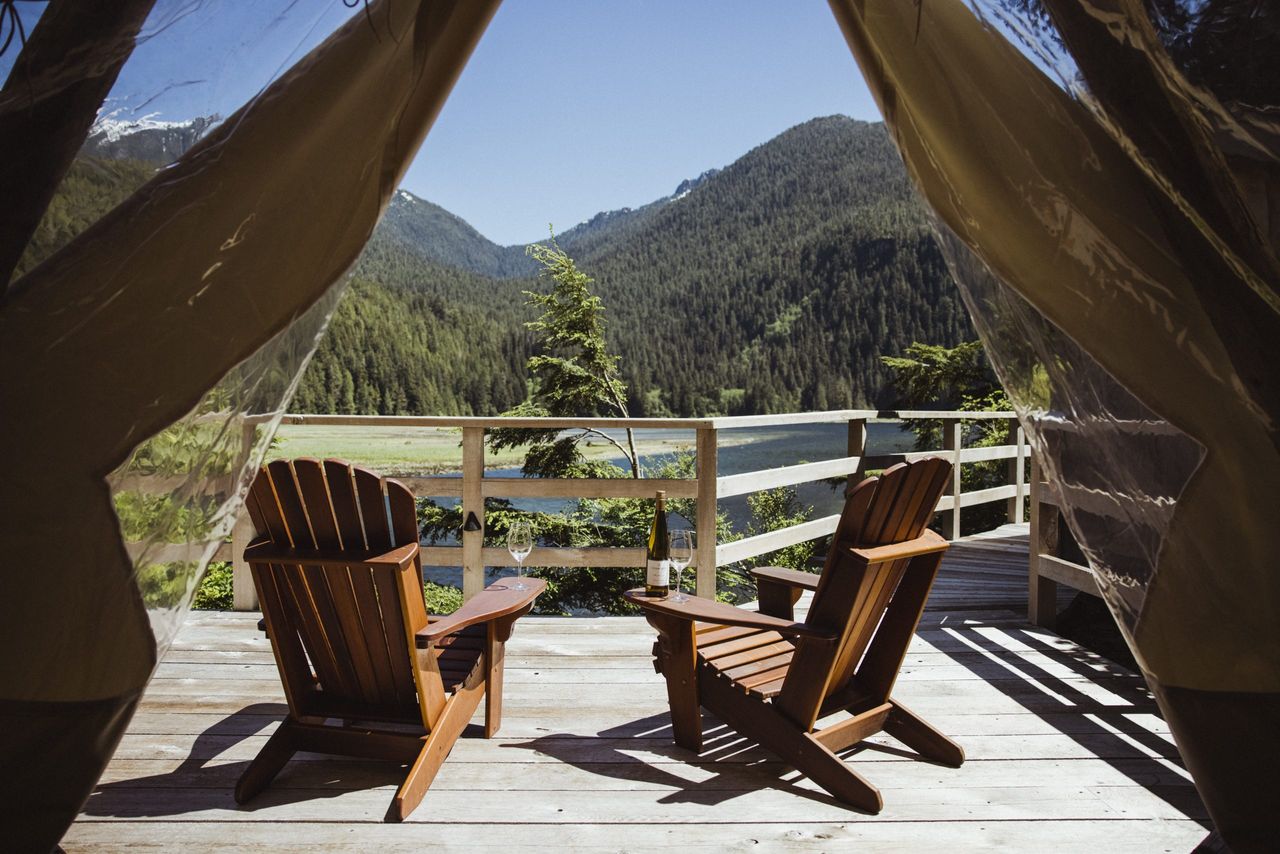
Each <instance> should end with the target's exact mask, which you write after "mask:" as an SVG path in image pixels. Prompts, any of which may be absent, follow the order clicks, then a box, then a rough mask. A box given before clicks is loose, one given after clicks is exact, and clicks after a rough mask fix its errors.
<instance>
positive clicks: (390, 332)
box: [20, 116, 974, 416]
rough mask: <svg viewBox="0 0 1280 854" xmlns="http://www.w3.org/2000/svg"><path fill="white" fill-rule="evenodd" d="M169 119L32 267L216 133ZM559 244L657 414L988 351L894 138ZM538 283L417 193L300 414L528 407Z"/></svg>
mask: <svg viewBox="0 0 1280 854" xmlns="http://www.w3.org/2000/svg"><path fill="white" fill-rule="evenodd" d="M148 121H149V122H150V123H149V124H146V123H143V124H138V123H135V126H131V127H128V128H121V127H117V128H115V129H114V130H111V131H109V130H108V129H109V128H111V127H112V126H111V125H109V124H106V123H100V125H101V127H102V128H103V130H102V131H101V133H100V134H98V135H97V136H96V137H95V140H94V141H93V142H92V146H90V145H86V147H85V150H84V151H83V152H82V154H81V157H80V158H79V159H77V161H76V163H75V164H74V166H73V168H72V170H71V172H70V173H69V174H68V176H67V178H66V180H65V181H64V182H63V185H62V186H61V187H60V188H59V191H58V193H57V195H56V196H55V199H54V201H53V203H52V204H51V205H50V208H49V211H48V212H47V213H46V216H45V221H44V222H42V223H41V225H40V229H39V230H38V232H37V234H36V236H35V238H34V239H33V240H32V243H31V245H30V246H29V247H28V250H27V254H26V256H25V257H24V259H23V267H22V268H20V269H21V270H27V269H30V268H31V266H33V265H34V264H35V263H37V262H38V261H39V260H40V259H41V258H43V257H45V256H47V255H48V254H49V253H50V252H52V251H54V250H55V249H56V248H57V247H58V246H60V245H62V244H63V243H65V242H66V240H68V239H70V237H72V236H74V235H75V234H76V233H78V232H79V231H80V230H82V229H83V228H84V227H85V226H86V225H87V224H88V223H90V222H92V221H94V219H96V218H97V217H98V216H100V215H101V214H102V213H103V212H105V211H106V210H108V209H110V207H111V206H113V205H114V204H116V203H117V202H118V201H119V200H121V199H123V198H124V197H126V196H127V195H128V194H129V193H130V192H132V190H133V189H134V188H136V187H137V186H138V185H140V184H141V183H142V182H143V181H145V180H146V179H147V178H148V176H150V175H152V174H154V171H155V169H156V168H157V166H158V165H161V164H163V163H164V162H167V161H168V160H170V159H172V153H173V152H174V151H175V150H177V148H178V147H181V146H182V145H189V144H190V142H191V141H194V139H197V138H198V137H199V135H200V134H201V133H202V132H203V130H202V129H201V125H200V122H199V121H196V122H189V123H162V122H158V121H156V120H148ZM202 121H206V122H208V121H212V120H202ZM206 127H207V125H206ZM143 140H147V141H146V142H143ZM89 151H93V152H95V154H94V155H92V156H90V155H89V154H88V152H89ZM131 155H138V156H139V157H140V156H142V155H145V156H146V158H145V159H138V157H134V156H131ZM558 240H559V242H560V245H561V246H562V247H563V248H564V249H566V250H567V251H568V252H569V253H570V254H571V255H572V256H573V257H574V258H575V259H576V261H577V262H578V266H579V267H580V269H582V270H583V271H584V272H586V273H587V274H588V275H590V276H592V277H593V278H594V280H595V285H594V290H595V292H596V293H597V294H598V295H599V296H600V297H601V299H602V300H603V302H604V304H605V306H606V322H607V327H606V335H607V338H608V342H609V345H610V347H611V348H612V349H613V350H614V351H615V352H617V353H618V354H619V355H620V369H621V372H622V375H623V379H624V381H625V382H626V383H627V385H628V389H629V400H628V405H629V407H630V410H631V413H632V414H633V415H637V416H645V415H651V416H661V415H669V414H674V415H705V414H712V413H728V414H739V413H755V412H778V411H788V410H797V409H826V408H839V407H847V406H855V405H856V406H868V405H874V406H880V407H887V406H892V405H893V403H894V401H893V399H892V395H891V392H892V390H891V389H890V388H888V386H887V379H888V377H887V372H886V370H885V368H884V367H883V365H882V364H881V362H880V358H879V357H880V356H882V355H895V354H899V353H901V352H902V351H903V350H904V349H905V348H906V347H907V346H908V345H909V344H911V343H912V342H913V341H923V342H930V343H936V344H942V345H946V346H954V345H955V344H957V343H959V342H960V341H963V340H970V339H972V338H973V337H974V332H973V329H972V327H971V326H970V323H969V320H968V317H967V315H966V313H965V310H964V308H963V306H962V305H961V303H960V300H959V298H958V294H957V292H956V289H955V287H954V284H953V283H952V281H951V279H950V277H949V274H948V272H947V270H946V266H945V264H944V263H943V259H942V256H941V253H940V252H939V250H938V247H937V244H936V242H935V240H934V236H933V233H932V230H931V227H930V225H929V220H928V217H927V215H926V212H925V210H924V208H923V206H922V205H921V204H920V202H919V201H918V200H917V198H916V196H915V193H914V190H913V188H912V187H911V185H910V182H909V181H908V179H907V176H906V173H905V170H904V169H903V167H902V163H901V161H900V160H899V158H898V155H897V152H896V150H895V149H894V147H893V144H892V141H891V140H890V139H889V135H888V133H887V132H886V130H885V128H884V127H883V125H880V124H869V123H866V122H859V121H854V120H852V119H849V118H846V117H843V116H831V117H826V118H820V119H814V120H812V121H809V122H806V123H804V124H802V125H799V126H797V127H794V128H792V129H790V130H788V131H786V132H784V133H782V134H781V135H779V136H778V137H776V138H774V139H772V140H770V141H768V142H766V143H764V144H762V145H760V146H757V147H756V148H754V149H752V150H751V151H749V152H748V153H747V154H746V155H744V156H743V157H741V158H739V159H738V160H737V161H735V162H734V163H731V164H729V165H727V166H725V167H723V168H721V169H719V170H708V171H707V172H705V173H703V174H702V175H700V176H698V177H697V178H694V179H690V180H688V181H685V182H681V183H680V185H679V186H677V187H676V188H675V191H674V192H673V193H672V194H671V195H669V196H665V197H663V198H661V199H657V200H655V201H653V202H651V203H649V204H647V205H643V206H641V207H638V208H635V209H627V208H624V209H621V210H615V211H606V212H602V213H600V214H597V215H596V216H594V217H592V218H591V219H589V220H588V221H586V222H584V223H580V224H579V225H577V226H575V227H573V228H571V229H568V230H567V231H565V232H563V233H562V234H561V235H559V237H558ZM535 274H536V265H534V264H532V263H531V262H530V259H529V258H528V257H526V255H525V253H524V247H522V246H507V247H504V246H499V245H497V244H495V243H493V242H492V241H490V240H488V239H486V238H485V237H484V236H483V235H481V234H480V233H479V232H478V231H476V229H474V228H472V227H471V226H470V225H469V224H468V223H466V222H465V221H464V220H462V219H461V218H459V217H457V216H455V215H454V214H452V213H450V212H448V211H446V210H444V209H443V208H441V207H439V206H438V205H435V204H432V203H431V202H429V201H427V200H425V199H421V198H418V197H417V196H415V195H413V194H412V193H409V192H407V191H399V192H397V193H396V195H395V197H394V198H393V199H392V201H391V204H390V207H389V209H388V211H387V214H386V216H385V217H384V218H383V220H382V222H381V223H380V224H379V226H378V228H377V229H376V230H375V232H374V234H373V237H372V239H371V240H370V242H369V244H368V246H367V247H366V249H365V252H364V253H363V255H362V256H361V258H360V260H359V261H358V262H357V264H356V265H355V268H354V269H353V271H352V280H353V282H352V286H351V288H350V291H349V293H348V295H347V297H346V298H345V299H344V300H343V301H342V303H341V304H340V307H339V309H338V311H337V314H336V315H335V318H334V320H333V322H332V323H331V325H330V332H329V334H328V335H326V337H325V338H324V339H323V341H322V343H321V345H320V348H319V350H318V351H317V353H316V355H315V357H314V359H313V361H312V364H311V367H310V368H309V369H308V371H307V373H306V374H305V375H304V377H303V380H302V383H301V385H300V389H299V392H298V395H297V397H296V399H295V401H294V403H293V407H294V408H295V410H297V411H311V412H350V413H385V414H399V413H421V414H496V413H498V412H501V411H503V410H505V409H508V408H510V407H511V406H513V405H514V404H516V403H518V402H520V401H521V400H522V399H523V398H524V396H525V392H526V389H525V377H526V371H525V368H524V363H525V360H526V359H527V358H528V356H529V355H530V354H531V352H532V347H533V343H534V341H533V337H532V335H531V333H530V332H529V331H528V330H527V329H526V328H525V326H524V324H525V323H526V322H527V321H529V320H532V319H533V317H534V310H533V309H532V308H531V307H530V306H529V305H528V302H527V298H526V297H525V296H524V295H523V292H524V291H526V290H536V289H544V290H545V289H546V288H547V287H548V285H547V283H546V282H545V280H541V279H538V278H537V277H536V275H535Z"/></svg>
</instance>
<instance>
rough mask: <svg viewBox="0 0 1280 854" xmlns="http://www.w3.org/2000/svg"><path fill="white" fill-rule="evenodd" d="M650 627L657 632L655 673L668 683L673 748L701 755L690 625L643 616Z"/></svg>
mask: <svg viewBox="0 0 1280 854" xmlns="http://www.w3.org/2000/svg"><path fill="white" fill-rule="evenodd" d="M645 619H646V620H648V621H649V625H651V626H653V627H654V628H655V629H657V631H658V642H657V643H656V644H654V655H655V657H656V662H655V663H656V666H657V669H658V672H659V673H661V674H662V675H663V677H664V678H665V679H666V680H667V703H668V705H669V706H670V708H671V730H672V734H673V735H674V737H675V742H676V744H678V745H680V746H681V747H683V748H685V749H686V750H692V751H693V752H694V753H701V752H702V711H701V709H700V708H699V702H698V671H697V646H696V643H695V641H694V628H693V623H692V622H690V621H689V620H679V619H675V618H671V617H667V616H666V615H664V614H659V613H655V612H653V611H646V612H645Z"/></svg>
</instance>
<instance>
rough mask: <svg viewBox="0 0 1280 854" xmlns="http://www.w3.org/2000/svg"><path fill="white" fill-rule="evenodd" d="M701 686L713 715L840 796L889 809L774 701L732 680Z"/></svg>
mask: <svg viewBox="0 0 1280 854" xmlns="http://www.w3.org/2000/svg"><path fill="white" fill-rule="evenodd" d="M701 687H702V691H703V694H702V703H703V705H704V706H706V707H707V709H708V710H709V711H710V712H711V713H712V714H713V715H715V716H716V717H717V718H719V719H720V720H721V721H723V722H724V723H726V724H728V725H729V726H730V727H732V728H733V729H735V730H737V731H738V732H740V733H741V734H742V735H745V736H746V737H747V738H749V739H751V740H752V741H755V742H756V743H757V744H759V745H760V746H761V747H764V748H765V749H767V750H770V751H772V752H774V753H776V754H777V755H778V756H780V757H781V758H782V760H783V761H784V762H787V763H790V764H791V765H792V766H794V767H795V769H796V770H797V771H799V772H800V773H801V774H804V775H805V776H806V777H808V778H809V779H810V780H812V781H813V782H815V783H817V784H818V785H819V786H821V787H822V788H823V789H826V790H827V792H829V793H830V794H831V796H832V797H834V798H835V799H836V800H838V801H840V802H841V803H845V804H848V805H849V806H853V807H858V808H859V809H864V810H866V811H867V812H871V813H878V812H880V810H881V809H883V808H884V799H883V798H881V797H880V790H879V789H877V788H876V787H875V786H873V785H871V783H869V782H867V780H866V779H865V778H864V777H863V776H862V775H861V774H859V773H858V772H857V771H854V770H853V769H852V768H850V767H849V765H848V764H847V763H846V762H845V761H844V760H842V759H841V758H840V757H839V756H836V755H835V754H834V753H832V752H831V751H830V750H829V749H827V747H826V746H825V745H824V744H822V742H820V741H818V740H817V739H816V738H814V736H813V733H808V732H802V731H801V730H800V729H798V728H797V727H796V725H795V723H794V722H792V721H791V720H789V719H787V718H785V717H783V716H782V714H781V713H779V712H778V711H777V710H776V709H774V708H773V707H772V706H770V705H767V704H765V703H762V702H759V701H757V700H752V699H749V698H748V697H747V696H746V694H745V693H744V692H743V691H742V689H741V688H739V687H737V686H736V685H734V684H732V683H731V682H730V680H728V679H725V678H721V677H712V678H709V679H704V680H702V683H701Z"/></svg>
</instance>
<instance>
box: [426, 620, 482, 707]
mask: <svg viewBox="0 0 1280 854" xmlns="http://www.w3.org/2000/svg"><path fill="white" fill-rule="evenodd" d="M485 631H486V627H485V625H484V624H481V625H477V626H469V627H468V628H465V629H463V630H462V631H460V632H458V633H457V634H456V635H451V636H450V637H447V638H443V639H442V640H441V641H440V643H439V645H438V646H437V647H436V664H437V665H438V666H439V668H440V679H441V681H442V682H444V689H445V691H447V692H449V693H450V694H452V693H454V692H455V691H457V690H458V689H459V688H461V687H462V683H463V682H465V681H466V679H467V677H468V676H470V675H471V671H473V670H474V669H475V668H476V665H477V664H479V662H480V658H481V656H483V655H484V642H485Z"/></svg>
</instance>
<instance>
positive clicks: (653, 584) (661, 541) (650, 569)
mask: <svg viewBox="0 0 1280 854" xmlns="http://www.w3.org/2000/svg"><path fill="white" fill-rule="evenodd" d="M670 592H671V561H670V560H669V559H668V545H667V493H666V492H664V491H662V490H658V500H657V505H656V506H655V507H654V509H653V526H652V527H650V528H649V547H648V549H647V551H646V553H645V577H644V595H646V596H653V597H655V598H657V597H661V596H666V595H667V594H668V593H670Z"/></svg>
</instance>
